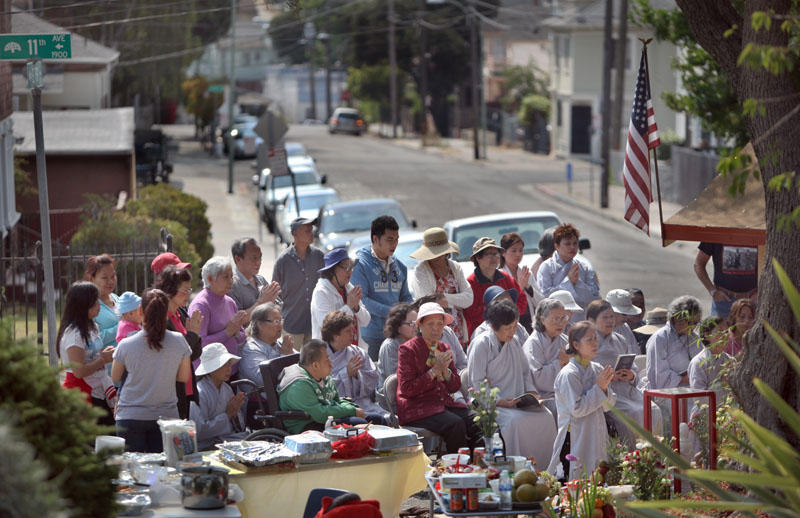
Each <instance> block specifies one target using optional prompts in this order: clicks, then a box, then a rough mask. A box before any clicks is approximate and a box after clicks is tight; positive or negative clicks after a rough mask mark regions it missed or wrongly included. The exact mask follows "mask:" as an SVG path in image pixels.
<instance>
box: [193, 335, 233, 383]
mask: <svg viewBox="0 0 800 518" xmlns="http://www.w3.org/2000/svg"><path fill="white" fill-rule="evenodd" d="M240 359H241V357H239V356H236V355H235V354H231V353H229V352H228V350H227V349H226V348H225V346H224V345H222V344H221V343H219V342H214V343H213V344H208V345H207V346H205V347H203V352H202V353H201V354H200V365H198V366H197V369H195V371H194V373H195V374H197V375H198V376H202V375H204V374H210V373H212V372H214V371H215V370H217V369H219V368H221V367H222V366H224V365H225V364H226V363H228V362H229V361H230V360H236V361H237V362H238V361H239V360H240Z"/></svg>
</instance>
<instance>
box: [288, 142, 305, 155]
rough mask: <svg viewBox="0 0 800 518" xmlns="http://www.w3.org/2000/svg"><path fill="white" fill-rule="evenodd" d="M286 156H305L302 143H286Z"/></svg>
mask: <svg viewBox="0 0 800 518" xmlns="http://www.w3.org/2000/svg"><path fill="white" fill-rule="evenodd" d="M286 156H287V157H292V156H306V148H305V147H303V145H302V144H286Z"/></svg>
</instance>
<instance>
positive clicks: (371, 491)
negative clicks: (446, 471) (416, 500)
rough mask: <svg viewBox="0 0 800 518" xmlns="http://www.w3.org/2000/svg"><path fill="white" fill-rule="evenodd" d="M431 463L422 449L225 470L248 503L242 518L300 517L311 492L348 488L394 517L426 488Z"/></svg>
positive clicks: (389, 517) (243, 504)
mask: <svg viewBox="0 0 800 518" xmlns="http://www.w3.org/2000/svg"><path fill="white" fill-rule="evenodd" d="M428 462H429V461H428V457H427V455H425V453H424V452H423V451H422V448H421V447H420V448H419V450H417V452H416V453H403V454H398V455H393V456H390V457H364V458H362V459H356V460H340V461H330V462H326V463H323V464H302V465H300V466H298V468H297V469H295V470H292V471H289V472H283V473H243V472H241V471H238V470H236V469H233V468H230V467H229V466H225V467H226V468H228V469H229V470H230V481H231V482H232V483H235V484H238V485H239V487H241V488H242V490H243V491H244V500H243V501H242V502H240V503H239V510H241V512H242V516H243V517H244V518H256V517H263V516H286V517H291V518H295V517H298V518H299V517H302V516H303V511H304V510H305V507H306V500H307V499H308V494H309V493H310V492H311V490H312V489H314V488H318V487H330V488H335V489H344V490H347V491H352V492H354V493H358V494H359V496H361V498H362V499H364V500H370V499H375V500H379V501H380V503H381V513H382V514H383V516H385V517H387V518H391V517H393V516H397V515H398V514H399V512H400V506H401V505H402V503H403V500H405V499H406V498H408V497H409V496H411V495H413V494H414V493H416V492H418V491H422V490H423V489H425V488H426V487H427V486H426V484H425V471H426V469H427V466H428ZM214 463H216V462H214ZM223 466H224V464H223Z"/></svg>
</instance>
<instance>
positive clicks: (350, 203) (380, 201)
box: [325, 198, 400, 210]
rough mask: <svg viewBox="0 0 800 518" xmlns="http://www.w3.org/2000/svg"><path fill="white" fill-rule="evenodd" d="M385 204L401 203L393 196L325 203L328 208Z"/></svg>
mask: <svg viewBox="0 0 800 518" xmlns="http://www.w3.org/2000/svg"><path fill="white" fill-rule="evenodd" d="M385 205H398V206H399V205H400V204H399V203H397V201H395V200H393V199H391V198H371V199H368V200H351V201H337V202H333V203H328V204H326V205H325V209H326V210H330V209H345V208H351V207H377V206H385Z"/></svg>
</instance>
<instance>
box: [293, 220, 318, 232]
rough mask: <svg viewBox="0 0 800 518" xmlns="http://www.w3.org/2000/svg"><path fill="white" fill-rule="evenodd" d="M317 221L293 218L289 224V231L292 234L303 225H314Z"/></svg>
mask: <svg viewBox="0 0 800 518" xmlns="http://www.w3.org/2000/svg"><path fill="white" fill-rule="evenodd" d="M316 224H317V219H316V218H315V219H308V218H294V219H293V220H292V222H291V223H290V224H289V228H290V231H291V232H292V233H294V231H295V230H297V229H298V228H300V227H302V226H303V225H316Z"/></svg>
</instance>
